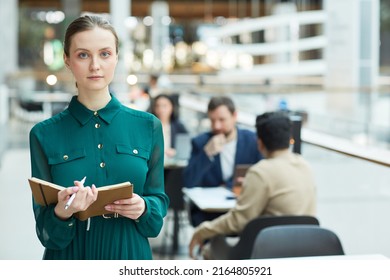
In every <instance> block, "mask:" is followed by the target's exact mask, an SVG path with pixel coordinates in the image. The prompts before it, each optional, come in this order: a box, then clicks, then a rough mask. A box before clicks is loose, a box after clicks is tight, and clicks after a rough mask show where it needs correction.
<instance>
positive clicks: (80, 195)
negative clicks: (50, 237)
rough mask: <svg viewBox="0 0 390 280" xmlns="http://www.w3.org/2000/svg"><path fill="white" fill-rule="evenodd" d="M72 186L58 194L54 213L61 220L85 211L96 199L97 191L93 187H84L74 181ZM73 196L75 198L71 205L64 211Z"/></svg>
mask: <svg viewBox="0 0 390 280" xmlns="http://www.w3.org/2000/svg"><path fill="white" fill-rule="evenodd" d="M74 184H75V186H74V187H71V188H66V189H64V190H62V191H59V192H58V203H57V205H56V207H55V208H54V212H55V214H56V215H57V217H58V218H60V219H62V220H66V219H68V218H70V217H71V216H72V215H73V214H74V213H77V212H80V211H84V210H86V209H87V208H88V207H89V206H90V205H91V204H92V203H94V202H95V201H96V199H97V196H98V190H97V188H96V186H95V185H92V187H89V186H87V187H84V185H83V184H82V183H81V182H80V181H75V182H74ZM73 194H75V198H74V200H73V202H72V204H71V205H70V206H69V207H68V208H67V209H65V205H66V203H67V202H68V200H69V199H70V197H71V195H73Z"/></svg>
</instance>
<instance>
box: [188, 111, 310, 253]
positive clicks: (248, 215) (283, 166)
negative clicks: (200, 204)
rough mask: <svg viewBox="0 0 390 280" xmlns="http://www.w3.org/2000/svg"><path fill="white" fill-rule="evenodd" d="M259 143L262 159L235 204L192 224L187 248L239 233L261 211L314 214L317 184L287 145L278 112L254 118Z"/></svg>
mask: <svg viewBox="0 0 390 280" xmlns="http://www.w3.org/2000/svg"><path fill="white" fill-rule="evenodd" d="M256 130H257V135H258V147H259V150H260V151H261V153H262V154H263V155H264V156H265V159H263V160H261V161H259V162H258V163H256V164H255V165H253V166H252V167H251V168H250V169H249V170H248V172H247V173H246V175H245V179H244V183H243V188H242V192H241V193H240V195H239V196H238V198H237V203H236V206H235V207H234V208H232V209H231V210H229V211H228V212H227V213H225V214H223V215H222V216H220V217H218V218H216V219H214V220H213V221H205V222H203V223H202V224H200V225H199V226H198V227H196V228H195V230H194V234H193V236H192V239H191V241H190V245H189V251H190V255H191V257H194V255H193V250H194V247H195V246H198V245H199V246H201V247H202V246H203V244H204V242H205V241H206V240H208V239H210V238H212V237H214V236H216V235H219V234H223V235H230V234H238V233H240V232H241V231H242V230H243V228H244V227H245V225H246V224H247V223H248V222H249V221H251V220H253V219H254V218H257V217H259V216H262V215H271V216H277V215H311V216H314V215H315V214H316V201H317V200H316V187H315V181H314V176H313V173H312V171H311V168H310V166H309V164H308V163H307V162H306V161H305V160H304V159H303V157H302V156H301V155H299V154H294V153H292V152H291V151H290V149H289V143H290V137H291V122H290V119H289V117H288V116H287V115H286V114H284V113H281V112H269V113H264V114H262V115H260V116H258V117H257V119H256ZM207 244H208V245H207V246H204V254H205V257H206V258H211V259H212V258H213V252H212V250H210V248H212V246H209V243H207Z"/></svg>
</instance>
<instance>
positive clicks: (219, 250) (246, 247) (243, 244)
mask: <svg viewBox="0 0 390 280" xmlns="http://www.w3.org/2000/svg"><path fill="white" fill-rule="evenodd" d="M289 224H309V225H317V226H318V225H319V221H318V219H317V218H315V217H312V216H307V215H300V216H293V215H285V216H262V217H258V218H255V219H253V220H252V221H250V222H249V223H248V224H247V225H246V226H245V227H244V229H243V231H242V232H241V233H240V235H239V241H238V242H237V243H236V244H235V245H231V244H229V242H228V241H227V239H226V238H227V237H228V236H225V235H218V236H216V237H214V238H212V239H210V249H211V250H210V254H211V258H213V259H217V260H243V259H250V257H251V254H252V248H253V245H254V243H255V239H256V236H257V234H258V233H259V232H260V231H262V230H263V229H264V228H267V227H270V226H275V225H289Z"/></svg>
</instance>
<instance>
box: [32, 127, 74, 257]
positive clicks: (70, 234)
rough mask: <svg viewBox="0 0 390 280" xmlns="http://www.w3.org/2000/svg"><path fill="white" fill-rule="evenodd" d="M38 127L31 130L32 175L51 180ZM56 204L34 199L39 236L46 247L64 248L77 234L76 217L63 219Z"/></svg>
mask: <svg viewBox="0 0 390 280" xmlns="http://www.w3.org/2000/svg"><path fill="white" fill-rule="evenodd" d="M38 133H39V132H38V129H36V128H35V129H34V128H33V129H32V130H31V132H30V154H31V170H32V176H33V177H37V178H40V179H44V180H47V181H51V175H50V172H49V165H48V160H47V158H46V156H45V153H44V152H43V149H42V143H41V142H40V139H41V138H42V137H39V136H38ZM54 207H55V205H49V206H40V205H38V204H37V203H36V202H35V201H34V199H33V210H34V216H35V220H36V232H37V236H38V238H39V240H40V242H41V243H42V245H43V246H44V247H46V248H50V249H63V248H65V247H66V246H68V245H69V243H70V242H71V241H72V239H73V238H74V236H75V234H76V225H75V221H74V218H71V219H68V220H66V221H62V220H60V219H58V218H57V217H56V215H55V214H54Z"/></svg>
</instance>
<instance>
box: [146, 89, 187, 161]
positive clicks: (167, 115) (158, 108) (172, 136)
mask: <svg viewBox="0 0 390 280" xmlns="http://www.w3.org/2000/svg"><path fill="white" fill-rule="evenodd" d="M152 113H153V114H154V115H155V116H156V117H158V118H159V119H160V121H161V123H162V126H163V135H164V146H165V148H164V150H165V156H167V157H174V156H175V155H176V149H175V148H176V142H175V140H176V136H177V135H178V134H179V133H188V131H187V129H186V128H185V126H184V125H183V124H182V123H181V122H180V120H179V119H178V116H177V108H175V103H174V102H173V100H172V97H171V96H169V95H167V94H160V95H157V96H156V97H155V98H154V100H153V102H152Z"/></svg>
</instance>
